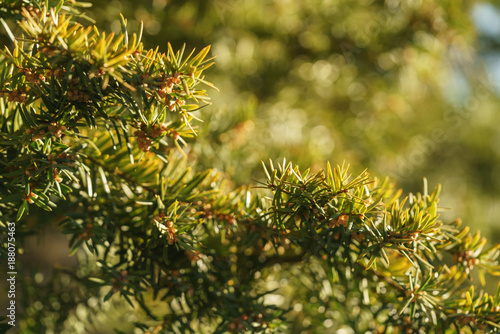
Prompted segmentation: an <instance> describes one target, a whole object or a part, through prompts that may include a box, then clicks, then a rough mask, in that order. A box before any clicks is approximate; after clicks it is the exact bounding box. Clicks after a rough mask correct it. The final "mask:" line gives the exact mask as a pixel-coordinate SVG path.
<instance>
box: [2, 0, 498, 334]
mask: <svg viewBox="0 0 500 334" xmlns="http://www.w3.org/2000/svg"><path fill="white" fill-rule="evenodd" d="M85 6H86V4H85V3H79V2H75V1H73V0H71V1H70V0H66V1H61V2H55V1H54V2H53V1H45V2H44V1H36V0H33V1H28V0H16V1H5V2H2V3H1V4H0V18H1V22H2V25H3V27H4V28H5V29H6V30H7V31H8V35H9V36H11V38H12V43H11V45H10V46H8V47H6V48H5V49H4V50H3V51H2V55H1V56H0V91H1V93H2V97H1V98H0V108H1V109H0V112H1V114H0V126H1V132H0V197H1V202H0V209H1V216H0V229H1V230H2V235H1V238H2V239H1V243H2V247H1V248H0V252H1V253H0V257H1V258H2V260H5V259H6V258H7V252H6V249H7V247H6V245H7V237H8V236H9V229H8V226H7V223H8V222H14V221H15V222H16V237H17V238H18V247H21V245H22V241H21V240H22V238H23V236H27V235H29V234H30V232H31V229H32V227H33V225H40V224H44V215H46V214H47V213H50V215H51V216H52V217H55V218H57V219H59V221H60V229H61V231H62V233H64V234H67V235H68V236H69V240H70V247H71V249H70V250H69V254H70V255H73V254H74V255H73V256H78V257H79V261H80V265H79V267H78V268H76V269H74V270H73V269H72V268H65V267H58V268H54V272H53V273H52V277H51V278H50V283H48V284H45V285H44V286H43V288H42V287H41V286H40V284H39V282H38V280H37V278H36V275H34V276H33V277H30V276H29V273H26V274H25V275H26V277H24V282H23V284H22V297H21V298H22V300H20V302H22V304H23V308H22V312H23V314H22V316H20V318H22V320H20V322H19V328H21V332H22V333H42V332H46V333H49V332H53V333H72V332H83V331H84V330H85V329H86V330H87V331H90V332H92V331H93V332H96V333H104V332H113V331H116V332H121V333H129V332H130V333H131V332H134V330H135V331H136V332H138V333H172V332H173V333H189V332H193V333H280V332H283V333H289V332H296V333H300V332H304V331H306V330H312V331H320V332H321V331H322V329H321V328H322V327H323V326H325V327H326V325H325V324H327V323H329V322H332V320H333V321H335V322H336V323H338V326H337V327H338V328H341V327H342V326H345V327H346V328H347V327H349V328H351V329H352V330H353V331H354V332H355V333H365V332H373V333H412V332H419V333H455V332H465V333H468V332H478V331H482V332H486V333H497V332H499V330H500V325H498V324H499V323H500V285H499V286H498V288H497V290H496V292H495V293H493V294H488V293H486V292H484V291H483V290H482V287H483V286H484V285H485V282H486V280H487V279H489V278H490V277H491V275H494V276H499V275H500V265H499V264H498V257H499V256H500V244H499V245H496V246H493V247H487V246H486V239H485V238H481V236H480V234H479V232H477V233H475V234H474V233H470V232H469V228H468V227H464V226H462V223H461V222H460V221H459V220H457V221H453V222H446V221H442V220H440V219H439V211H440V208H439V206H438V202H439V193H440V187H437V188H436V189H434V190H433V191H432V192H430V191H429V190H428V189H427V184H426V182H424V189H423V192H422V193H418V194H408V195H407V196H403V195H402V191H400V190H397V188H396V186H395V185H394V184H393V183H392V182H391V181H390V180H388V179H384V180H381V179H378V178H375V177H372V176H370V175H369V174H368V172H367V171H366V170H365V171H363V172H361V173H359V174H351V172H350V171H349V165H347V164H342V165H337V166H335V167H332V166H330V164H327V165H326V167H325V168H324V169H321V170H319V171H311V170H310V169H305V170H304V169H301V168H300V167H299V166H298V165H296V164H294V163H291V162H287V161H286V160H285V161H283V162H282V163H279V164H277V165H276V166H274V164H273V162H272V161H270V162H269V163H268V164H264V166H263V170H264V173H265V177H266V179H265V180H260V182H259V183H258V187H256V188H259V189H254V188H250V187H242V188H236V189H234V187H232V185H231V184H229V182H227V181H228V179H227V178H226V177H225V176H224V175H222V174H221V173H220V172H217V171H215V170H211V169H207V170H200V169H199V168H196V166H190V164H189V161H188V160H187V159H186V157H185V153H184V151H183V150H184V149H185V147H186V146H187V145H197V142H196V141H191V143H190V142H189V140H190V138H193V137H194V136H196V135H197V131H198V129H197V127H198V126H199V124H201V123H200V122H199V121H200V119H199V117H201V116H200V114H202V113H200V109H202V108H203V107H204V106H206V105H207V104H208V103H210V99H209V97H208V92H210V91H213V90H214V89H216V88H215V87H214V86H213V85H212V84H211V83H210V82H209V81H207V80H206V79H205V76H204V72H205V70H207V69H208V68H209V67H210V66H211V65H212V64H213V59H212V58H211V57H210V56H209V51H210V48H209V47H205V48H202V49H201V50H200V51H198V52H196V51H194V50H193V51H192V52H189V51H187V50H186V47H182V48H181V49H180V50H179V51H174V50H173V48H172V47H171V46H170V44H169V45H168V49H167V51H166V52H165V53H162V52H160V51H159V48H156V49H146V48H145V47H144V46H143V44H142V43H141V36H142V28H140V29H139V31H138V32H136V33H133V34H129V32H128V31H127V20H126V19H125V18H123V17H122V18H121V21H120V22H121V32H120V33H118V34H113V33H105V32H102V31H100V30H99V29H98V28H96V27H95V26H94V25H93V23H92V22H91V20H90V19H89V18H88V17H86V16H85V15H84V14H83V13H82V12H81V8H82V7H85ZM9 27H10V28H9ZM44 212H47V213H44ZM20 265H21V264H20ZM21 275H22V274H21ZM476 275H477V276H476ZM476 277H477V278H476ZM89 298H90V299H89ZM36 301H44V304H43V305H41V307H40V305H37V303H36ZM113 303H114V304H113ZM125 303H128V304H129V305H130V307H131V308H133V310H134V311H130V309H129V308H128V306H126V305H124V304H125ZM110 304H113V305H114V307H113V309H114V310H118V313H119V312H120V311H119V310H120V309H126V310H128V311H127V312H129V313H127V314H129V315H130V314H133V315H130V316H129V317H128V318H127V319H122V320H121V321H122V322H124V323H122V324H119V323H113V322H112V321H111V320H109V321H107V323H106V324H105V325H102V324H99V321H101V320H102V315H103V314H104V316H105V319H107V318H106V317H109V319H112V318H113V317H114V315H113V314H112V312H113V311H112V310H109V308H110V306H109V305H110ZM82 309H83V310H82ZM130 312H133V313H130ZM82 313H83V314H85V315H86V317H88V318H89V319H91V320H87V322H86V321H85V320H84V319H82V318H84V317H82V316H81V315H79V314H82ZM304 314H306V315H307V316H308V317H309V318H310V319H312V320H309V323H306V322H304V321H302V320H303V319H302V318H301V317H304ZM116 317H119V315H117V316H116ZM99 319H101V320H99ZM4 325H5V328H8V326H7V324H6V323H4ZM82 326H85V329H82ZM106 326H107V327H106ZM330 327H331V325H330ZM89 328H93V329H89Z"/></svg>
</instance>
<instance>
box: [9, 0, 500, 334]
mask: <svg viewBox="0 0 500 334" xmlns="http://www.w3.org/2000/svg"><path fill="white" fill-rule="evenodd" d="M90 2H92V3H93V7H92V8H90V9H86V12H87V14H88V15H89V16H90V17H92V18H93V19H95V20H96V22H97V25H98V26H99V27H100V29H102V30H106V31H110V30H111V31H115V32H118V31H119V29H120V23H119V14H120V13H123V15H124V16H125V17H126V18H127V19H128V21H129V28H130V31H135V30H137V29H138V26H139V22H140V21H143V22H144V35H143V41H144V44H145V47H146V48H154V47H156V46H157V45H159V47H160V50H162V51H166V50H167V42H170V43H172V45H173V47H174V49H179V48H181V47H182V45H183V43H186V47H187V49H188V50H190V49H192V48H194V47H196V48H197V49H198V50H200V49H201V48H202V47H204V46H206V45H212V55H214V56H217V57H216V58H215V63H216V65H215V67H213V68H211V69H210V70H208V71H207V79H208V80H209V81H211V82H213V83H214V84H215V85H216V86H217V87H218V88H219V89H220V92H217V91H215V90H211V91H210V92H209V95H210V96H212V98H213V104H212V105H211V106H208V107H207V108H204V109H202V110H201V118H202V119H203V120H205V122H204V123H199V124H198V129H199V136H198V137H197V138H196V139H195V142H192V143H191V144H190V145H189V146H188V147H187V148H186V151H187V152H189V156H190V159H191V160H192V163H193V164H195V165H196V166H197V167H196V168H198V169H200V170H201V169H205V168H212V167H215V168H217V169H219V170H222V171H224V172H225V173H226V174H227V175H228V178H229V179H230V180H231V182H232V183H233V185H234V186H240V185H246V184H253V185H256V182H255V181H254V180H259V181H262V180H263V179H264V175H263V173H262V170H261V164H260V161H261V160H265V161H266V160H267V159H269V158H271V159H273V160H274V161H276V160H282V159H283V158H284V157H286V158H287V160H291V161H293V162H294V163H297V164H299V165H300V166H301V167H302V168H305V167H307V166H310V167H312V168H313V169H315V170H317V169H320V168H324V167H325V165H326V161H330V162H331V163H332V164H337V163H338V164H342V162H343V161H344V160H345V161H347V162H349V163H351V165H352V167H353V170H354V171H355V172H360V171H362V170H363V169H364V168H369V171H370V172H371V174H372V175H375V176H379V177H386V176H388V177H390V178H392V180H393V181H395V182H396V183H397V185H398V186H399V187H401V188H403V189H404V191H405V192H417V191H421V190H422V179H423V177H426V178H427V179H428V183H429V186H430V187H434V186H436V185H437V184H438V183H441V184H442V185H443V192H442V196H441V205H442V207H443V208H449V209H446V210H444V211H443V213H442V215H443V218H444V219H445V220H452V219H455V218H457V217H461V218H462V219H463V220H464V223H465V224H467V225H470V226H471V227H472V230H473V231H476V230H481V232H482V235H484V236H487V237H488V238H489V239H490V243H497V242H500V223H499V222H498V220H499V219H498V217H500V101H499V98H498V94H499V92H500V85H499V84H498V82H500V53H499V51H500V12H499V11H498V9H497V7H496V6H498V5H499V3H495V2H491V3H490V2H483V1H453V0H433V1H429V0H405V1H398V0H386V1H378V0H274V1H271V0H213V1H207V0H142V1H136V0H113V1H90ZM34 216H36V214H35V215H34ZM43 217H44V218H46V216H43ZM60 218H61V217H52V220H53V224H52V225H56V223H57V220H58V219H60ZM48 225H49V224H48ZM54 233H56V234H57V233H58V231H57V230H56V229H49V230H47V231H45V232H44V233H42V235H45V236H46V237H45V239H43V238H42V241H39V242H37V243H36V244H35V242H33V248H32V249H28V248H26V250H25V253H26V254H25V255H23V256H21V257H20V258H19V260H18V262H19V263H20V264H21V265H22V266H23V268H24V271H26V272H27V274H26V276H29V275H30V270H28V269H29V268H32V269H33V270H32V272H33V275H32V276H33V277H32V278H27V281H26V282H27V283H28V284H30V285H31V286H32V288H31V289H32V290H33V291H32V292H31V293H33V294H39V296H36V298H39V300H44V303H45V302H46V303H45V304H42V303H38V304H37V303H35V304H33V305H32V307H31V308H30V309H28V310H27V311H26V312H27V313H28V314H30V316H31V317H32V319H31V320H30V319H28V320H27V321H28V322H29V321H32V322H35V320H34V319H38V318H37V317H38V316H39V315H38V313H40V314H41V313H42V312H44V313H45V315H40V317H41V318H43V319H44V320H43V321H47V322H52V323H53V324H45V323H44V324H43V326H45V327H44V328H62V327H65V328H66V329H67V331H65V332H68V333H77V332H78V333H80V332H81V333H84V332H86V333H108V332H112V329H111V327H110V326H112V325H116V324H118V323H120V324H121V326H124V327H123V328H122V329H123V330H124V331H125V332H129V331H130V330H131V329H130V328H128V327H127V326H131V321H133V320H135V319H136V318H135V317H136V316H137V314H134V312H132V311H131V310H130V309H129V308H127V307H126V306H124V303H123V301H119V300H112V303H111V304H109V305H108V306H107V309H106V310H105V311H106V312H105V313H104V314H103V313H102V312H100V311H99V310H100V309H99V308H98V307H97V306H96V305H97V301H96V298H91V299H90V300H87V299H88V294H89V291H80V290H78V288H74V289H73V290H70V289H69V288H68V287H66V286H65V285H64V284H68V286H69V283H64V282H65V281H69V278H68V277H69V276H68V275H70V274H69V273H66V272H65V271H64V270H62V269H61V270H59V271H58V270H57V269H56V270H52V271H51V270H49V269H47V268H48V267H47V268H45V267H44V263H47V266H48V264H49V263H50V264H52V266H55V267H56V268H57V267H58V266H60V267H62V266H66V267H76V266H77V265H76V261H75V259H74V258H70V260H68V259H67V258H66V256H65V255H64V258H62V257H61V258H59V257H60V255H61V254H67V249H65V248H64V249H61V250H57V249H54V247H56V246H57V247H58V245H66V240H65V238H63V237H61V240H59V241H53V240H52V239H51V238H52V237H53V235H54ZM44 240H45V241H44ZM27 244H28V243H27ZM51 249H52V251H50V250H51ZM41 252H43V254H47V255H46V256H45V258H44V259H45V260H44V261H45V262H44V263H40V262H39V261H38V260H37V261H34V262H35V263H34V264H31V262H30V256H29V255H28V254H32V255H31V256H36V254H40V253H41ZM50 254H52V255H50ZM58 256H59V257H58ZM78 256H79V257H81V258H80V261H82V263H85V262H86V261H89V260H87V259H84V255H83V254H79V255H78ZM32 262H33V261H32ZM37 265H38V266H39V267H37ZM93 266H95V263H93V262H92V260H90V265H89V266H82V265H80V266H78V275H79V276H80V277H82V276H85V273H87V272H90V271H92V267H93ZM41 267H43V268H45V269H47V270H45V269H43V268H42V269H40V268H41ZM35 268H38V269H35ZM39 269H40V270H39ZM278 269H279V268H278ZM37 270H38V271H39V272H41V273H42V275H41V276H40V274H38V273H36V271H37ZM44 270H45V271H47V272H44ZM44 275H45V277H47V276H51V275H53V276H54V277H55V278H54V280H53V281H52V282H56V283H53V284H54V286H56V287H57V288H56V289H55V290H57V289H62V290H64V291H66V294H68V291H70V292H69V294H71V296H72V298H68V301H66V300H65V299H64V298H62V299H61V298H59V295H60V294H59V293H58V294H54V295H51V296H50V298H53V299H54V303H56V304H57V305H58V306H57V307H53V309H49V310H48V309H47V305H48V304H49V303H51V305H56V304H54V303H52V301H51V300H52V299H49V297H48V296H45V295H44V291H45V290H44V289H45V288H47V282H46V280H44ZM59 276H60V279H59ZM281 277H284V278H286V279H287V278H289V279H290V281H293V279H296V278H297V277H300V271H298V272H289V273H287V272H285V273H282V276H281ZM72 279H73V278H72ZM58 280H59V281H58ZM290 286H291V285H289V287H290ZM294 288H295V287H293V289H294ZM291 289H292V288H291ZM293 289H292V290H293ZM52 290H54V289H52ZM35 292H36V293H35ZM73 299H75V300H73ZM83 305H86V306H85V307H84V306H83ZM113 305H114V306H113ZM301 307H302V306H301ZM70 309H74V310H75V312H72V313H71V315H70V317H69V318H67V319H65V318H64V316H63V315H62V314H64V312H63V310H64V311H67V312H69V310H70ZM50 312H52V315H50ZM308 312H313V311H312V306H311V310H308ZM314 312H316V311H314ZM308 314H309V313H308ZM322 316H323V315H322ZM324 317H325V318H328V317H330V318H335V317H334V315H328V314H326V313H325V314H324ZM109 318H113V319H115V320H116V321H115V324H110V322H109V321H108V319H109ZM89 319H90V320H89ZM92 321H93V324H91V323H90V322H92ZM300 321H301V319H298V320H297V323H299V322H300ZM325 321H326V320H325ZM324 325H325V328H326V327H327V326H326V324H324ZM33 326H35V324H33ZM51 326H52V327H51ZM61 326H62V327H61ZM304 326H305V325H304ZM68 328H69V329H68ZM91 328H94V330H92V329H91ZM333 330H334V329H333V327H332V331H333ZM335 330H339V331H340V330H342V328H340V329H338V328H335ZM296 332H297V333H298V332H301V329H298V330H297V331H296ZM327 332H328V331H325V333H327ZM332 333H333V332H332ZM344 333H350V332H349V330H348V329H345V331H344Z"/></svg>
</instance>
